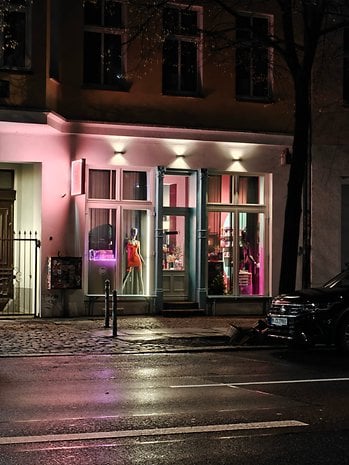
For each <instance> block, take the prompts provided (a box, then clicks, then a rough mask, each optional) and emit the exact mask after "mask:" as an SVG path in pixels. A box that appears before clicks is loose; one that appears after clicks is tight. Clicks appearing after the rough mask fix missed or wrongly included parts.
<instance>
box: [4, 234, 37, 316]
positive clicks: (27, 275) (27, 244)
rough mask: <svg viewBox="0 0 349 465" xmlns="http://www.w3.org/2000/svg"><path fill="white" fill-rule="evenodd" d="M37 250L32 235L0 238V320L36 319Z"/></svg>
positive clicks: (34, 235) (35, 236) (35, 241)
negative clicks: (25, 317)
mask: <svg viewBox="0 0 349 465" xmlns="http://www.w3.org/2000/svg"><path fill="white" fill-rule="evenodd" d="M39 249H40V240H39V239H38V237H37V233H36V232H34V233H33V232H31V231H29V232H26V231H24V232H21V231H19V232H18V233H13V237H11V238H1V237H0V251H1V257H0V258H1V259H0V317H1V316H10V315H13V316H18V315H33V316H38V311H39V305H38V302H39V295H38V292H39V268H40V267H39Z"/></svg>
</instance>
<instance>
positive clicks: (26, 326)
mask: <svg viewBox="0 0 349 465" xmlns="http://www.w3.org/2000/svg"><path fill="white" fill-rule="evenodd" d="M259 320H263V317H259V316H256V317H234V316H233V317H209V316H200V317H162V316H119V317H118V318H117V322H116V325H115V326H114V328H113V322H112V319H110V320H109V327H107V328H106V327H105V320H104V318H102V317H94V318H92V317H91V318H78V319H75V318H70V319H33V318H15V319H10V318H8V319H0V341H1V342H0V357H11V356H38V355H41V356H42V355H83V354H88V355H102V354H134V353H148V352H188V351H199V350H200V351H202V350H232V349H236V348H239V347H240V348H241V347H248V346H251V345H252V346H254V347H257V346H265V345H266V344H268V342H267V340H266V338H263V337H262V338H258V337H257V339H256V338H255V337H254V334H255V330H254V329H253V328H255V327H256V325H257V324H258V321H259ZM237 334H239V337H236V336H237ZM251 336H252V337H251Z"/></svg>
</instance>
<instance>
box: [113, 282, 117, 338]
mask: <svg viewBox="0 0 349 465" xmlns="http://www.w3.org/2000/svg"><path fill="white" fill-rule="evenodd" d="M117 297H118V296H117V292H116V291H115V290H114V291H113V294H112V320H113V337H116V336H117V335H118V312H117V310H118V304H117Z"/></svg>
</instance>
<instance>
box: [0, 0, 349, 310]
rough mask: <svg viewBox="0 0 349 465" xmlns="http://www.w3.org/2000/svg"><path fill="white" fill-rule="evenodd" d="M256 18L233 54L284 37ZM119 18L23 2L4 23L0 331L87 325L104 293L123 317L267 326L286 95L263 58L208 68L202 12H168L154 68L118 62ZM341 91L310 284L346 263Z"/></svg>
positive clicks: (148, 62)
mask: <svg viewBox="0 0 349 465" xmlns="http://www.w3.org/2000/svg"><path fill="white" fill-rule="evenodd" d="M6 4H7V2H6ZM266 4H268V2H266ZM263 8H264V11H260V10H259V11H256V12H242V13H241V15H240V16H239V17H238V19H237V24H236V34H237V36H239V34H240V35H241V39H243V37H244V36H243V34H246V30H248V31H249V34H253V31H254V30H258V31H260V30H262V31H264V30H265V31H268V30H269V29H270V28H277V27H279V26H278V18H277V17H275V15H274V14H273V11H272V10H270V6H269V8H268V6H264V7H263ZM129 14H130V13H128V12H127V8H126V4H124V3H123V2H120V1H116V0H109V1H107V0H99V1H97V2H95V1H93V2H92V1H87V0H86V1H85V2H82V1H77V0H76V1H72V0H70V1H69V2H68V0H60V1H57V0H51V1H45V0H35V1H34V2H29V3H27V2H26V1H24V0H22V1H18V2H10V6H6V8H4V9H3V12H2V13H1V17H0V21H1V22H2V24H4V25H5V26H6V27H5V28H2V29H1V30H2V31H5V32H3V33H2V35H1V38H0V40H1V41H2V44H3V47H1V52H0V53H1V57H0V105H1V107H0V182H1V186H0V206H1V217H0V219H1V223H0V224H1V234H2V243H1V247H2V249H1V257H0V258H1V262H0V266H1V275H0V279H1V286H2V287H1V294H0V315H1V314H3V315H9V314H18V313H30V314H33V315H36V316H41V317H51V316H80V315H88V314H92V313H94V314H95V313H96V312H98V311H100V306H101V305H102V301H103V296H104V293H105V290H106V282H108V283H110V289H111V290H113V289H115V290H116V291H117V294H118V300H119V302H120V305H121V306H122V307H123V308H124V313H126V314H127V313H129V314H132V313H148V314H158V313H161V312H162V311H163V310H164V308H166V307H171V306H173V305H174V303H175V302H186V303H190V304H191V305H192V306H193V307H197V308H200V309H203V310H205V312H206V313H211V314H217V315H218V314H223V313H224V314H230V313H231V314H233V313H235V314H236V313H239V314H251V313H254V314H262V313H263V311H264V308H265V302H266V300H267V299H268V298H269V297H270V296H271V295H274V294H275V293H276V292H277V289H278V280H279V270H280V256H281V243H282V229H283V215H284V207H285V198H286V191H287V182H288V171H289V167H288V164H287V161H288V160H287V154H288V153H289V151H290V150H291V147H292V128H293V112H292V105H293V103H292V102H293V100H292V98H293V96H292V87H291V85H290V81H289V78H288V77H287V75H286V74H285V73H284V72H283V71H282V69H281V67H279V68H278V63H277V58H276V57H273V56H272V53H271V51H270V50H268V49H265V48H262V47H261V49H260V50H259V51H258V52H259V53H258V54H256V53H252V51H251V50H250V49H248V47H237V48H236V50H234V53H233V52H231V54H229V60H226V59H224V60H223V62H218V63H217V62H216V60H215V59H213V58H212V56H211V54H210V53H209V51H208V50H207V47H206V46H205V44H204V42H203V39H202V37H201V34H200V30H201V29H202V24H204V23H205V24H206V23H207V21H209V18H208V17H207V14H206V12H205V11H204V9H203V7H201V6H200V5H199V4H198V5H197V6H195V7H191V8H188V7H187V6H186V5H182V4H169V5H167V6H166V7H165V8H164V9H163V10H162V11H161V14H160V17H159V19H160V20H159V21H156V22H155V23H156V24H155V26H154V27H155V28H157V31H158V33H159V35H161V37H162V42H161V48H158V49H156V47H155V48H154V49H152V50H151V52H152V54H153V55H151V58H150V57H148V56H146V57H144V56H143V53H144V52H143V46H144V41H145V40H146V39H145V38H144V37H143V38H142V40H139V39H138V40H137V39H135V40H134V41H132V42H131V41H130V43H129V44H128V46H127V47H126V45H125V44H126V43H127V37H126V32H125V31H127V21H129V16H128V15H129ZM6 28H8V31H9V33H8V34H6V30H7V29H6ZM150 32H151V31H150ZM150 32H149V33H150ZM8 37H11V38H12V39H13V40H12V42H11V44H9V43H7V41H8ZM149 48H150V47H149ZM342 56H343V55H342ZM139 57H142V60H139ZM139 63H141V65H140V64H139ZM331 65H332V66H333V68H334V69H336V70H338V69H345V63H343V59H341V60H339V59H337V60H333V63H332V64H331ZM275 70H278V71H277V72H275ZM256 74H258V79H256ZM342 75H343V73H342ZM324 79H325V78H324ZM344 81H345V79H341V82H339V83H338V86H336V89H337V90H333V88H331V89H332V90H331V92H339V93H340V95H339V94H337V95H335V96H333V95H331V96H327V95H322V94H321V95H322V97H323V98H324V99H325V100H326V101H329V99H331V101H332V98H333V97H335V98H334V99H333V102H335V103H333V107H332V110H333V115H334V116H333V119H332V121H333V124H336V125H337V124H338V125H342V129H343V131H342V132H341V133H340V134H336V132H337V131H327V129H326V124H327V123H326V116H325V114H321V112H317V113H316V115H317V116H318V118H317V120H316V121H315V120H314V123H316V128H315V127H314V144H313V171H314V175H313V177H312V179H313V181H312V217H313V224H314V234H313V248H312V271H313V281H314V283H318V282H321V281H322V280H323V279H326V278H327V277H329V276H330V275H331V274H332V273H334V272H337V271H339V270H340V267H341V266H342V264H343V262H344V261H345V259H346V255H348V254H347V252H346V249H345V246H344V245H343V246H342V244H344V242H345V241H344V240H342V239H341V237H342V236H343V237H345V231H346V229H345V228H346V223H347V221H348V219H347V213H346V211H347V209H346V201H347V200H346V199H347V196H348V194H347V188H346V185H347V181H346V180H347V175H348V176H349V166H347V165H348V163H347V162H346V159H345V153H346V148H347V147H348V140H347V138H348V136H347V131H346V122H345V117H346V115H345V106H344V105H343V103H345V102H344V101H343V98H344V97H345V95H346V94H342V93H341V92H340V89H343V87H344V86H343V82H344ZM318 85H320V82H318ZM343 95H344V97H343ZM316 105H317V107H316V108H317V109H318V108H324V105H325V104H324V102H323V101H321V102H320V101H317V102H316ZM327 133H329V135H328V136H326V134H327ZM333 160H336V164H335V165H334V164H333ZM334 166H335V167H334ZM315 173H316V176H315ZM346 173H347V174H346ZM324 185H325V186H326V189H323V186H324ZM329 234H330V235H331V237H333V239H334V240H333V243H332V244H331V246H329V245H328V244H327V240H328V237H329ZM21 247H22V249H21ZM25 247H26V248H25ZM23 250H25V252H23ZM300 261H301V256H300ZM324 263H326V265H325V266H324ZM99 302H100V304H99V305H97V304H98V303H99Z"/></svg>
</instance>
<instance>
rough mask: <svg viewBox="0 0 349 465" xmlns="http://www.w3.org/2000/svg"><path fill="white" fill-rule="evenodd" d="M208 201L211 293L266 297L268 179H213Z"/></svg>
mask: <svg viewBox="0 0 349 465" xmlns="http://www.w3.org/2000/svg"><path fill="white" fill-rule="evenodd" d="M208 199H209V206H208V208H209V211H208V293H209V294H211V295H251V296H252V295H263V294H264V292H265V282H264V275H265V245H264V244H265V231H264V224H265V206H264V205H262V204H261V203H262V201H264V178H263V177H262V176H241V175H231V174H227V175H225V174H224V175H213V176H209V187H208ZM210 204H211V205H210ZM217 204H220V206H219V207H218V205H217ZM244 206H245V207H244Z"/></svg>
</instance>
